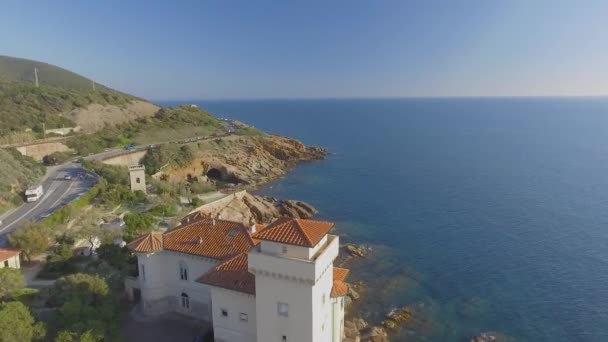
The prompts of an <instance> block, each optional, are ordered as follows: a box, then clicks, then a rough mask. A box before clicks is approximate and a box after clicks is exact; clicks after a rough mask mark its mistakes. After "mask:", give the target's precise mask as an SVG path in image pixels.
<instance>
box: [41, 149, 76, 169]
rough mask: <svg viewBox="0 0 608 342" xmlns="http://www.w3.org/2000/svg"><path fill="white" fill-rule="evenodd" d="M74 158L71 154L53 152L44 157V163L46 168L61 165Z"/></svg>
mask: <svg viewBox="0 0 608 342" xmlns="http://www.w3.org/2000/svg"><path fill="white" fill-rule="evenodd" d="M73 157H74V153H70V152H53V153H51V154H49V155H46V156H44V157H42V163H43V164H44V165H46V166H51V165H59V164H63V163H65V162H66V161H68V160H69V159H70V158H73Z"/></svg>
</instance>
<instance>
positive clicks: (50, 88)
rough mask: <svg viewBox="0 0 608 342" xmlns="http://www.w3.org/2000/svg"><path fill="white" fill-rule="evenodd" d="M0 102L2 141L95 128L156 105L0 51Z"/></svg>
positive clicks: (142, 114)
mask: <svg viewBox="0 0 608 342" xmlns="http://www.w3.org/2000/svg"><path fill="white" fill-rule="evenodd" d="M34 69H37V72H38V79H39V84H40V86H39V87H36V85H35V81H34V80H35V76H34ZM0 108H1V109H0V122H2V125H1V126H0V138H2V140H1V141H2V142H4V143H11V142H20V141H27V140H33V139H35V138H40V136H41V135H43V134H44V132H43V129H47V130H48V129H53V128H62V127H76V126H79V127H80V128H82V129H83V130H85V131H96V130H99V129H101V128H103V127H104V126H105V125H106V124H109V125H114V124H117V123H122V122H125V121H130V120H132V119H135V118H138V117H147V116H151V115H153V114H154V113H155V112H156V111H157V110H158V109H159V107H158V106H156V105H154V104H151V103H149V102H148V101H146V100H143V99H140V98H137V97H135V96H131V95H128V94H124V93H122V92H119V91H116V90H114V89H111V88H108V87H106V86H103V85H101V84H97V83H95V85H94V82H93V81H92V80H90V79H88V78H86V77H84V76H81V75H78V74H76V73H74V72H71V71H69V70H66V69H63V68H60V67H57V66H54V65H50V64H47V63H43V62H38V61H32V60H28V59H22V58H15V57H8V56H0ZM9 137H10V139H9Z"/></svg>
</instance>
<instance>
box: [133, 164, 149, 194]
mask: <svg viewBox="0 0 608 342" xmlns="http://www.w3.org/2000/svg"><path fill="white" fill-rule="evenodd" d="M129 184H131V191H138V190H139V191H143V192H146V167H145V166H143V165H134V166H129Z"/></svg>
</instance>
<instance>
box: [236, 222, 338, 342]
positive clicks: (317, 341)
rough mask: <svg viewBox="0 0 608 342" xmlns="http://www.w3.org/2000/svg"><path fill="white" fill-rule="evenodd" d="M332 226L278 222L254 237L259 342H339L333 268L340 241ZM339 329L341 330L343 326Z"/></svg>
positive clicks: (252, 269)
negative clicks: (332, 232) (257, 241)
mask: <svg viewBox="0 0 608 342" xmlns="http://www.w3.org/2000/svg"><path fill="white" fill-rule="evenodd" d="M332 227H333V223H330V222H323V221H313V220H301V219H288V218H284V219H279V220H277V221H275V222H274V223H272V224H271V225H269V226H268V227H267V228H266V229H264V230H262V231H261V232H260V233H259V234H257V235H256V238H258V239H260V240H261V242H260V244H259V245H258V246H257V247H256V248H254V249H252V250H251V251H250V252H249V255H248V266H249V272H251V273H253V274H254V275H255V291H256V293H255V296H256V299H255V300H256V319H257V340H258V341H278V342H327V341H331V342H339V341H341V336H335V333H334V332H335V330H336V328H338V327H339V326H338V325H342V324H343V323H342V319H343V313H342V317H338V318H340V319H339V320H338V322H336V314H335V313H334V310H335V306H334V305H333V302H334V300H333V299H332V296H333V292H332V289H333V286H334V275H333V272H334V267H333V261H334V259H335V258H336V257H337V256H338V248H339V239H338V237H337V236H335V235H329V234H328V232H329V230H330V229H331V228H332ZM339 329H340V330H341V327H339Z"/></svg>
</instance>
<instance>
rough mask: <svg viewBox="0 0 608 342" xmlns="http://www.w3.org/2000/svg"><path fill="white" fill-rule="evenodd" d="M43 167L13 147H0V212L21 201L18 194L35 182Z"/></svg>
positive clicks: (42, 172) (43, 169)
mask: <svg viewBox="0 0 608 342" xmlns="http://www.w3.org/2000/svg"><path fill="white" fill-rule="evenodd" d="M44 171H45V168H44V166H43V165H42V164H40V163H38V162H36V161H34V160H33V159H31V158H29V157H24V156H22V155H21V154H20V153H19V152H17V151H16V150H14V149H0V175H2V177H0V213H2V212H4V211H5V210H6V209H8V208H10V207H12V206H14V205H18V204H21V203H22V198H21V197H20V195H21V194H22V193H23V191H24V190H25V189H26V188H27V187H28V186H31V185H33V184H35V183H36V182H37V181H38V179H40V177H42V175H44Z"/></svg>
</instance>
